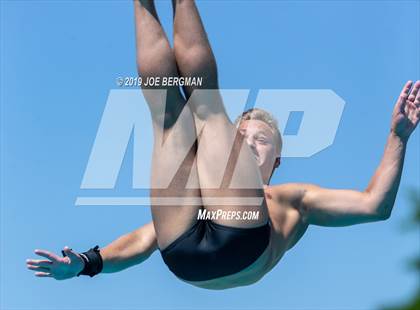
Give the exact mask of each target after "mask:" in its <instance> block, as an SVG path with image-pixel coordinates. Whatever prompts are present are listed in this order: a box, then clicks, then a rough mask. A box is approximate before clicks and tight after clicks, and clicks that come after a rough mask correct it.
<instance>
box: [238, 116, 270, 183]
mask: <svg viewBox="0 0 420 310" xmlns="http://www.w3.org/2000/svg"><path fill="white" fill-rule="evenodd" d="M239 132H240V133H241V134H242V135H243V136H244V137H245V140H246V143H247V144H248V145H249V147H250V148H251V150H252V152H253V153H254V155H255V159H256V161H257V164H258V166H259V168H260V171H261V176H262V178H263V182H264V183H265V184H267V183H268V180H269V179H270V176H271V173H272V171H273V168H274V164H275V163H276V158H277V157H278V154H277V151H276V142H275V135H274V133H273V132H272V130H271V128H270V127H269V126H268V125H267V124H266V123H264V122H262V121H259V120H248V121H242V122H241V124H240V127H239Z"/></svg>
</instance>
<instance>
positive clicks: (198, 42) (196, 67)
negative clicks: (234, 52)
mask: <svg viewBox="0 0 420 310" xmlns="http://www.w3.org/2000/svg"><path fill="white" fill-rule="evenodd" d="M172 5H173V10H174V52H175V57H176V62H177V64H178V69H179V73H180V75H181V76H183V77H202V78H203V84H202V85H201V86H199V87H190V86H189V87H183V89H184V92H185V95H186V97H187V98H189V96H190V95H191V93H192V92H193V90H194V89H195V88H203V89H217V88H218V85H217V83H218V82H217V66H216V59H215V57H214V55H213V51H212V49H211V47H210V44H209V41H208V38H207V35H206V32H205V29H204V26H203V23H202V21H201V18H200V15H199V14H198V10H197V7H196V5H195V3H194V1H193V0H172Z"/></svg>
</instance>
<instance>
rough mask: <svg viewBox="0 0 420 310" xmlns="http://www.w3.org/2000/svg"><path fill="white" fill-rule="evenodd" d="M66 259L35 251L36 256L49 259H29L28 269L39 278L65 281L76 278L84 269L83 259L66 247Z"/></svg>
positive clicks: (46, 252)
mask: <svg viewBox="0 0 420 310" xmlns="http://www.w3.org/2000/svg"><path fill="white" fill-rule="evenodd" d="M63 251H64V253H65V254H66V255H67V256H65V257H60V256H58V255H56V254H54V253H51V252H48V251H45V250H35V254H38V255H40V256H43V257H45V258H47V259H41V260H38V259H27V260H26V266H27V268H28V269H31V270H34V271H35V276H37V277H51V278H54V279H56V280H65V279H70V278H73V277H75V276H76V275H77V274H78V273H79V272H80V271H82V270H83V268H84V262H83V259H82V258H81V257H80V255H79V254H77V253H76V252H74V251H73V250H72V249H70V248H69V247H67V246H66V247H64V250H63Z"/></svg>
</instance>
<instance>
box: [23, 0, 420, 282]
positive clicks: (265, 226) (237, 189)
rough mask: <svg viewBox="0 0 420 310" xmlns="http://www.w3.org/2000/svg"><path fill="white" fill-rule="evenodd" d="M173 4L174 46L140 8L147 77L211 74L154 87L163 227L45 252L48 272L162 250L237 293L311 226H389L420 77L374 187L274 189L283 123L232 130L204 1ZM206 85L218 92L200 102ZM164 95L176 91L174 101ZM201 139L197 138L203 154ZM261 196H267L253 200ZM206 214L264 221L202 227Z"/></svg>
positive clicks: (42, 268)
mask: <svg viewBox="0 0 420 310" xmlns="http://www.w3.org/2000/svg"><path fill="white" fill-rule="evenodd" d="M172 4H173V13H174V23H173V26H174V47H173V49H172V48H171V47H170V44H169V41H168V39H167V37H166V35H165V33H164V30H163V29H162V27H161V24H160V22H159V19H158V16H157V13H156V9H155V6H154V2H153V1H148V0H140V1H138V0H136V1H134V9H135V25H136V46H137V64H138V72H139V75H140V76H141V77H142V78H148V77H161V78H164V77H202V78H203V84H202V85H201V86H184V87H183V88H182V92H181V89H180V88H179V87H177V86H170V87H162V86H153V87H152V86H148V87H146V86H143V87H142V88H143V94H144V96H145V98H146V101H147V104H148V106H149V109H150V112H151V115H152V122H153V130H154V138H155V144H154V150H153V160H152V179H151V188H152V190H151V211H152V218H153V221H152V222H150V223H148V224H146V225H144V226H142V227H140V228H138V229H137V230H134V231H132V232H130V233H128V234H126V235H123V236H121V237H119V238H118V239H116V240H115V241H113V242H112V243H110V244H109V245H107V246H106V247H103V248H101V249H99V247H98V246H96V247H95V248H93V249H90V250H89V251H87V252H83V253H77V252H75V251H74V250H72V249H70V248H68V247H64V249H63V251H62V253H63V257H62V256H59V255H57V254H54V253H52V252H50V251H46V250H35V253H36V254H38V255H40V256H43V257H44V258H45V259H40V260H36V259H28V260H27V267H28V268H29V269H31V270H34V271H35V275H36V276H38V277H51V278H54V279H56V280H63V279H69V278H72V277H75V276H79V275H81V274H83V275H90V276H94V275H96V274H98V273H112V272H118V271H121V270H123V269H126V268H128V267H130V266H134V265H137V264H140V263H141V262H143V261H144V260H146V259H147V258H148V257H149V256H150V255H151V254H152V253H153V252H154V251H156V250H159V251H160V252H161V255H162V258H163V260H164V262H165V263H166V264H167V266H168V267H169V269H170V270H171V271H172V272H173V273H174V274H175V275H176V276H177V277H178V278H179V279H181V280H183V281H185V282H187V283H190V284H192V285H195V286H198V287H202V288H207V289H227V288H232V287H238V286H244V285H249V284H252V283H255V282H257V281H258V280H260V279H261V278H262V277H263V276H264V275H265V274H266V273H268V272H269V271H270V270H271V269H272V268H273V267H274V266H275V265H276V264H277V263H278V262H279V260H280V259H281V258H282V256H283V255H284V253H285V252H286V251H287V250H289V249H290V248H292V247H293V246H294V245H295V244H296V242H298V241H299V239H300V238H301V237H302V235H303V234H304V232H305V231H306V229H307V228H308V225H310V224H313V225H320V226H330V227H331V226H334V227H339V226H348V225H355V224H359V223H367V222H374V221H381V220H386V219H388V218H389V216H390V215H391V211H392V208H393V205H394V202H395V198H396V194H397V190H398V186H399V183H400V178H401V173H402V169H403V162H404V155H405V151H406V147H407V141H408V139H409V137H410V135H411V134H412V132H413V131H414V130H415V128H416V126H417V124H418V122H419V117H420V92H419V89H420V81H417V82H416V83H415V84H414V85H413V83H412V82H411V81H409V82H407V83H406V84H405V86H404V87H403V89H402V91H401V94H400V96H399V97H398V100H397V102H396V104H395V108H394V110H393V113H392V118H391V124H390V131H389V135H388V139H387V143H386V146H385V151H384V154H383V158H382V160H381V162H380V164H379V166H378V168H377V169H376V172H375V173H374V175H373V177H372V178H371V180H370V182H369V184H368V186H367V187H366V189H365V190H364V191H356V190H346V189H340V190H337V189H327V188H321V187H319V186H316V185H312V184H302V183H292V184H281V185H269V183H270V179H271V176H272V174H273V171H274V170H275V169H276V168H277V167H278V166H279V165H280V153H281V148H282V140H281V135H280V133H279V130H278V128H277V123H276V121H275V120H274V119H273V117H272V116H271V115H270V114H269V113H267V112H265V111H263V110H260V109H251V110H249V111H246V112H245V113H243V114H242V115H241V116H240V117H239V118H238V120H237V121H236V122H235V123H234V124H232V122H231V121H230V120H229V118H228V116H227V115H226V112H225V109H224V106H223V102H222V99H221V96H220V94H219V92H218V79H217V67H216V61H215V57H214V55H213V52H212V49H211V47H210V44H209V41H208V38H207V35H206V33H205V30H204V27H203V24H202V22H201V19H200V16H199V13H198V10H197V7H196V5H195V3H194V1H192V0H172ZM198 89H200V90H209V91H207V92H206V91H204V92H202V93H201V95H200V96H194V94H193V91H194V90H198ZM153 90H164V91H166V100H163V99H162V97H161V96H159V95H157V94H159V92H153ZM162 124H163V126H162ZM237 132H239V134H237ZM191 139H194V141H197V143H194V145H193V147H191V143H189V141H191ZM162 141H164V144H165V152H162V151H161V147H162V144H161V142H162ZM245 142H246V143H245ZM185 154H187V156H185ZM179 162H182V165H181V167H180V168H179V169H178V171H177V173H176V174H175V177H174V179H173V180H172V181H171V183H170V186H169V187H168V188H167V189H165V190H162V189H159V188H160V186H159V185H161V184H162V180H164V179H165V177H166V176H167V171H169V170H171V169H173V166H174V165H175V163H179ZM220 180H222V182H221V184H220ZM187 182H188V184H189V186H188V190H187V189H186V184H187ZM232 184H235V186H231V185H232ZM174 196H175V197H176V204H174V205H171V206H169V207H168V206H161V205H159V203H158V201H159V198H165V197H174ZM250 197H251V198H252V197H254V198H255V197H257V198H258V197H260V198H261V199H260V200H258V201H259V203H252V199H251V203H249V200H247V199H246V198H250ZM191 198H194V199H195V203H191ZM215 198H216V199H215ZM244 198H245V199H244ZM197 199H198V200H199V201H198V202H199V203H198V204H197V203H196V202H197ZM203 210H205V211H206V212H208V213H207V214H214V212H216V213H217V212H218V211H219V210H222V211H224V212H226V213H229V212H230V213H229V214H236V215H238V214H239V215H241V214H242V215H243V214H248V215H249V214H258V216H257V217H254V218H252V219H251V220H250V219H249V218H245V217H243V216H236V217H219V218H217V217H216V218H210V219H208V218H206V219H199V214H201V215H202V214H203Z"/></svg>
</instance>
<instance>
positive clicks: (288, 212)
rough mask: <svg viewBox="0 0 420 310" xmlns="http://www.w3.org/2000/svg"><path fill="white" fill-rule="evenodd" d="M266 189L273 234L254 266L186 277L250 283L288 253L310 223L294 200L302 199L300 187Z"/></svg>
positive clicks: (210, 285) (218, 283)
mask: <svg viewBox="0 0 420 310" xmlns="http://www.w3.org/2000/svg"><path fill="white" fill-rule="evenodd" d="M264 192H265V197H266V202H267V207H268V211H269V216H270V221H271V237H270V242H269V245H268V246H267V248H266V250H265V251H264V252H263V254H262V255H261V256H260V257H259V258H258V259H257V260H256V261H255V262H254V263H252V264H251V265H250V266H248V267H247V268H245V269H244V270H242V271H240V272H238V273H235V274H233V275H228V276H225V277H221V278H217V279H212V280H207V281H199V282H190V281H185V280H183V281H185V282H188V283H190V284H192V285H195V286H198V287H201V288H207V289H214V290H218V289H226V288H232V287H237V286H245V285H250V284H252V283H255V282H257V281H258V280H260V279H261V278H262V277H263V276H264V275H265V274H266V273H268V272H269V271H270V270H271V269H272V268H274V266H275V265H276V264H277V263H278V262H279V260H280V259H281V258H282V256H283V255H284V253H285V252H286V251H287V250H288V249H290V248H291V247H293V246H294V245H295V244H296V243H297V242H298V241H299V239H300V238H301V237H302V236H303V234H304V233H305V231H306V229H307V227H308V224H306V223H305V222H304V221H303V218H302V216H301V213H300V212H299V207H298V206H297V205H295V204H294V201H298V199H297V197H298V195H299V192H300V190H299V188H297V187H296V186H295V185H291V184H287V185H280V186H267V187H265V190H264ZM181 280H182V279H181Z"/></svg>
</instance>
